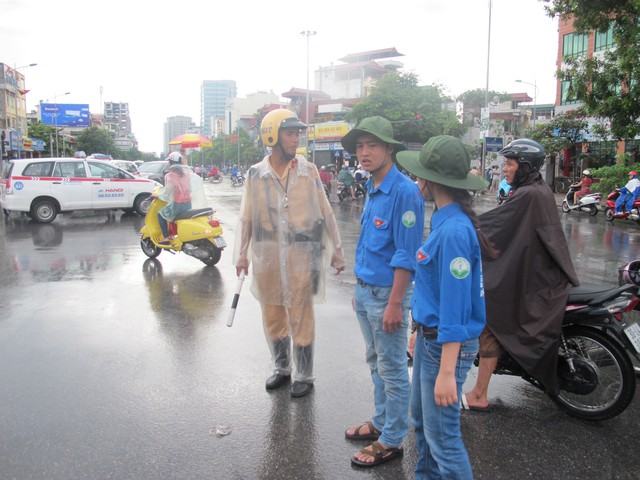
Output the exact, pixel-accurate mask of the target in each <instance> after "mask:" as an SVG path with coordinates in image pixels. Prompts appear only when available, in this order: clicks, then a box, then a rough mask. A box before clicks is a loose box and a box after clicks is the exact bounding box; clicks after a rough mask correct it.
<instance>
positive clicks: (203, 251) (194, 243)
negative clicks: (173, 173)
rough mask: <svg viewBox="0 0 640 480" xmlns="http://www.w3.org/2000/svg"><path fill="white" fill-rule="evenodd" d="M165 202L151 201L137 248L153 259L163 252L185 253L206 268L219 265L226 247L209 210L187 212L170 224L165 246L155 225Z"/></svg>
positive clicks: (216, 222) (158, 228) (220, 228)
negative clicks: (167, 241)
mask: <svg viewBox="0 0 640 480" xmlns="http://www.w3.org/2000/svg"><path fill="white" fill-rule="evenodd" d="M165 205H166V202H164V201H162V200H160V199H158V198H154V200H153V202H151V207H150V208H149V212H148V213H147V215H146V216H145V219H144V227H142V229H140V233H141V234H142V237H141V238H140V247H141V248H142V251H143V252H144V254H145V255H146V256H147V257H149V258H156V257H157V256H158V255H160V254H161V253H162V251H163V250H168V251H169V252H170V253H176V252H184V253H186V254H187V255H190V256H192V257H194V258H197V259H198V260H200V261H202V262H203V263H204V264H205V265H215V264H216V263H218V262H219V261H220V257H221V256H222V250H223V249H224V248H225V247H226V246H227V243H226V242H225V240H224V238H223V237H222V227H221V226H220V222H219V221H218V220H217V219H216V218H215V216H214V211H213V209H212V208H209V207H208V208H196V209H192V210H187V211H186V212H183V213H181V214H180V215H178V216H177V217H176V219H175V220H174V221H173V222H169V225H168V227H169V228H168V233H169V244H168V245H164V244H161V243H160V242H159V241H160V240H161V239H162V237H163V235H162V229H161V228H160V222H159V221H158V212H159V211H160V210H161V209H162V207H164V206H165Z"/></svg>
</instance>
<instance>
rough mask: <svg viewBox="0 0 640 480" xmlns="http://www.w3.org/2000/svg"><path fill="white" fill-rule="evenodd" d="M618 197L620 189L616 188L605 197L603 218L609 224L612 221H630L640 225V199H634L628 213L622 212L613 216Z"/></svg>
mask: <svg viewBox="0 0 640 480" xmlns="http://www.w3.org/2000/svg"><path fill="white" fill-rule="evenodd" d="M619 196H620V189H619V188H616V189H615V190H614V191H613V192H611V193H610V194H609V195H607V206H606V207H605V210H604V216H605V218H606V219H607V221H609V222H613V221H614V220H616V219H617V220H631V221H633V222H636V223H638V225H640V197H638V198H636V200H635V201H634V202H633V207H632V208H631V210H630V211H628V212H626V211H625V212H622V213H619V214H617V215H616V214H615V213H614V212H615V211H616V200H618V197H619Z"/></svg>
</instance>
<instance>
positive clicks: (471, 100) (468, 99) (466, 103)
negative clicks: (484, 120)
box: [456, 88, 511, 126]
mask: <svg viewBox="0 0 640 480" xmlns="http://www.w3.org/2000/svg"><path fill="white" fill-rule="evenodd" d="M496 98H497V99H498V102H504V101H506V100H509V98H511V97H510V96H509V94H508V93H504V92H495V91H493V90H489V92H488V93H486V91H485V89H484V88H476V89H474V90H467V91H466V92H464V93H462V94H460V95H458V98H456V100H457V101H458V102H460V103H462V105H463V107H464V109H463V123H464V124H465V125H468V126H471V125H473V121H474V117H477V118H480V113H481V112H480V109H482V108H484V107H486V106H487V101H489V102H493V101H494V100H495V99H496Z"/></svg>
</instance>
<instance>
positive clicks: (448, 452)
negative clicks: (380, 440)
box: [411, 329, 478, 480]
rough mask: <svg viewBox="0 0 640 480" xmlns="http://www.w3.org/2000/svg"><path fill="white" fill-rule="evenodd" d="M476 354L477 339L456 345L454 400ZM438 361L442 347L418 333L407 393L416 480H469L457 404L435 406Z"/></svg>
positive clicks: (460, 390) (469, 473)
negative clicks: (458, 346) (416, 457)
mask: <svg viewBox="0 0 640 480" xmlns="http://www.w3.org/2000/svg"><path fill="white" fill-rule="evenodd" d="M477 353H478V339H477V338H475V339H472V340H466V341H464V342H462V343H461V344H460V353H459V354H458V362H457V364H456V373H455V375H456V383H457V387H458V388H457V391H458V398H460V396H461V395H462V385H463V384H464V382H465V380H466V378H467V373H468V372H469V369H470V368H471V365H472V364H473V360H474V359H475V357H476V354H477ZM441 357H442V344H441V343H438V342H437V341H436V340H427V339H425V338H424V337H423V336H422V333H421V332H420V329H418V338H417V339H416V347H415V350H414V355H413V386H412V392H411V418H412V420H413V426H414V429H415V433H416V445H417V447H418V463H417V464H416V470H415V474H416V479H417V480H421V479H429V480H436V479H447V480H449V479H456V480H471V479H472V478H473V474H472V471H471V462H470V461H469V455H468V454H467V450H466V448H465V447H464V443H463V441H462V433H461V432H460V404H459V403H456V404H454V405H451V406H450V407H441V406H438V405H436V402H435V394H434V389H435V383H436V378H438V373H439V372H440V359H441Z"/></svg>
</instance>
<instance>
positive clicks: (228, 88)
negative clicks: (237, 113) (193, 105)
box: [200, 80, 237, 138]
mask: <svg viewBox="0 0 640 480" xmlns="http://www.w3.org/2000/svg"><path fill="white" fill-rule="evenodd" d="M236 96H237V89H236V82H235V80H204V81H203V82H202V86H201V88H200V125H201V126H202V131H201V133H202V135H204V136H205V137H210V138H213V137H215V135H214V133H216V132H215V125H216V122H217V119H219V118H226V117H225V115H226V111H227V105H228V104H229V101H230V100H231V99H232V98H236Z"/></svg>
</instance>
